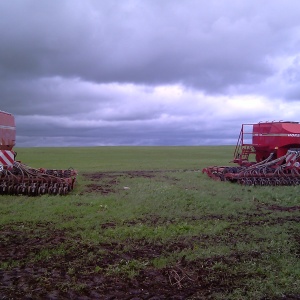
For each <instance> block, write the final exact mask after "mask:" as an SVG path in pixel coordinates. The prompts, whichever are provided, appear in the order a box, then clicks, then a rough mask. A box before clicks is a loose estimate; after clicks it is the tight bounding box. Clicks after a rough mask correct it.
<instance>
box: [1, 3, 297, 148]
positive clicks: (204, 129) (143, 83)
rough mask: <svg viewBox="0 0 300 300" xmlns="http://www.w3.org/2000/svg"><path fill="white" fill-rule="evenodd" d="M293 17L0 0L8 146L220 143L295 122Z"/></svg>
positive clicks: (282, 7)
mask: <svg viewBox="0 0 300 300" xmlns="http://www.w3.org/2000/svg"><path fill="white" fill-rule="evenodd" d="M299 8H300V4H299V2H298V1H297V0H287V1H283V0H268V1H264V2H261V1H258V0H254V1H250V0H245V1H237V0H224V1H217V0H212V1H204V0H203V1H202V0H197V1H196V0H186V1H179V0H178V1H177V0H175V1H174V0H172V1H171V0H164V1H159V0H144V1H137V0H124V1H117V0H110V1H106V0H102V1H101V0H72V1H71V0H51V1H50V0H44V1H39V0H13V1H0V77H1V81H0V101H1V107H0V109H2V110H5V111H9V112H11V113H13V114H14V115H15V116H16V120H17V126H18V127H17V130H18V143H20V145H56V144H57V143H64V144H65V145H77V144H78V145H81V144H83V143H84V144H88V145H93V144H94V145H95V144H99V145H102V144H133V145H135V144H147V145H148V144H157V145H158V144H176V145H177V144H209V143H216V142H215V141H217V140H219V143H231V142H232V140H233V139H235V136H236V133H235V132H236V131H237V130H238V129H239V127H240V124H241V123H243V122H257V121H261V120H270V119H271V120H274V119H276V118H278V119H284V118H295V117H296V118H297V116H298V115H299V112H300V111H299V110H300V107H299V105H298V104H297V101H298V100H299V96H300V90H299V87H298V82H299V80H298V79H299V69H300V68H299V60H300V59H299V57H300V55H299V49H300V21H299V16H298V11H299ZM287 101H289V105H288V104H287ZM278 108H280V109H278ZM211 124H212V125H211ZM224 124H225V125H226V126H227V129H226V130H225V129H224ZM229 128H230V129H229ZM232 128H234V129H232ZM30 136H31V137H34V139H32V141H28V137H30ZM83 141H84V142H83Z"/></svg>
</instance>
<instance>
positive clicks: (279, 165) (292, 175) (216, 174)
mask: <svg viewBox="0 0 300 300" xmlns="http://www.w3.org/2000/svg"><path fill="white" fill-rule="evenodd" d="M272 157H273V154H271V155H270V156H269V157H268V158H267V159H265V160H264V161H261V162H259V163H256V164H253V165H251V166H239V167H228V166H226V167H216V166H214V167H207V168H205V169H203V170H202V172H203V173H206V174H207V175H208V176H209V177H211V178H213V179H215V180H221V181H230V182H237V183H239V184H242V185H260V186H267V185H272V186H278V185H299V184H300V163H299V160H300V149H295V150H288V152H287V154H286V155H284V156H282V157H280V158H277V159H274V160H272Z"/></svg>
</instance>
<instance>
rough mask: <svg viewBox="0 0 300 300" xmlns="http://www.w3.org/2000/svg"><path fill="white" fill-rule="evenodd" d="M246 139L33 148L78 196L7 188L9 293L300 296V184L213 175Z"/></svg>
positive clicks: (0, 279) (4, 259)
mask: <svg viewBox="0 0 300 300" xmlns="http://www.w3.org/2000/svg"><path fill="white" fill-rule="evenodd" d="M233 150H234V148H233V147H230V146H222V147H221V146H220V147H93V148H84V147H82V148H21V149H16V151H17V153H18V155H17V159H18V160H21V161H22V162H23V163H24V164H27V165H29V166H31V167H35V168H39V167H44V168H53V169H64V168H69V167H73V168H74V169H76V170H78V176H77V183H76V187H75V189H74V190H73V191H72V192H71V193H70V194H69V195H67V196H49V195H43V196H40V197H27V196H7V195H2V196H0V215H1V218H0V295H1V296H2V298H1V297H0V299H20V298H22V299H23V298H26V297H27V298H28V299H79V298H80V297H82V299H265V300H266V299H300V259H299V258H300V223H299V222H300V203H299V202H300V201H299V192H300V186H287V187H274V186H270V187H254V186H250V187H249V186H240V185H237V184H231V183H229V182H217V181H213V180H211V179H210V178H208V177H207V176H206V175H205V174H202V172H201V170H202V168H204V167H206V166H211V165H230V163H229V161H230V160H231V159H232V153H233Z"/></svg>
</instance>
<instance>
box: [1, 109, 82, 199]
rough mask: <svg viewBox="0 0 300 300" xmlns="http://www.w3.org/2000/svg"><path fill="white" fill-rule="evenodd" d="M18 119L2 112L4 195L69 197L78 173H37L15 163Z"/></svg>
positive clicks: (2, 183) (2, 185)
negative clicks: (16, 123)
mask: <svg viewBox="0 0 300 300" xmlns="http://www.w3.org/2000/svg"><path fill="white" fill-rule="evenodd" d="M15 140H16V127H15V118H14V116H13V115H12V114H9V113H6V112H3V111H0V194H8V195H20V194H23V195H29V196H38V195H43V194H50V195H66V194H67V193H68V192H70V191H71V190H72V189H73V187H74V183H75V180H76V175H77V172H76V171H75V170H73V169H68V170H49V169H34V168H31V167H28V166H26V165H24V164H22V163H21V162H19V161H16V160H15V157H16V153H15V152H14V151H13V147H14V146H15Z"/></svg>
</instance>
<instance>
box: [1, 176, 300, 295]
mask: <svg viewBox="0 0 300 300" xmlns="http://www.w3.org/2000/svg"><path fill="white" fill-rule="evenodd" d="M156 175H157V174H155V173H154V172H147V171H144V172H143V171H141V172H123V173H96V174H89V175H88V174H87V175H86V177H87V178H88V179H89V180H91V182H92V183H91V184H89V185H87V189H86V191H84V192H83V193H90V192H98V193H102V194H109V193H114V192H116V189H117V183H118V181H119V178H120V176H128V177H132V178H134V177H137V176H138V177H141V176H142V177H146V178H152V177H153V178H154V177H155V176H156ZM162 176H166V178H165V179H166V180H174V181H176V179H174V178H172V176H169V175H162ZM237 201H238V200H237ZM261 208H262V207H261V205H260V204H258V205H257V214H261V215H263V213H261V212H260V210H261ZM266 208H267V210H269V211H270V212H271V211H272V210H279V211H281V210H282V211H291V212H292V211H300V206H295V207H289V208H286V207H281V206H270V207H266ZM264 214H265V216H266V218H265V219H264V221H261V222H270V223H272V222H273V223H274V222H275V223H277V222H278V223H284V222H287V221H288V222H299V221H300V217H295V216H294V215H293V216H291V217H285V218H278V219H272V218H268V214H267V213H264ZM207 218H212V219H213V218H220V219H221V218H222V216H214V215H211V216H207ZM251 219H252V218H251V216H250V215H249V221H247V222H244V223H243V224H241V225H243V226H257V225H261V223H259V224H258V223H256V222H255V221H251ZM141 221H145V222H147V223H150V224H156V223H158V222H163V221H162V220H159V219H157V218H155V217H153V219H152V218H151V216H149V217H148V219H147V220H138V222H141ZM251 222H252V223H251ZM127 225H128V226H132V225H134V224H127ZM115 226H116V225H115V224H114V223H105V224H102V229H105V228H110V227H115ZM70 237H71V235H70V233H69V232H66V231H63V230H57V229H54V226H52V224H51V223H40V224H34V225H32V224H30V223H27V224H23V223H17V224H10V225H7V226H5V227H3V228H1V229H0V262H1V263H2V265H3V266H6V267H5V268H3V269H0V300H1V299H53V300H54V299H131V300H138V299H149V300H150V299H151V300H159V299H174V300H175V299H214V295H216V293H220V294H228V293H230V292H231V291H233V290H234V289H236V288H240V287H241V285H242V284H243V283H245V282H246V281H247V280H248V279H251V278H253V277H259V276H262V275H261V274H251V273H246V272H245V273H243V272H239V273H235V272H228V270H230V267H231V266H234V265H235V264H238V263H241V262H245V261H251V260H256V259H259V258H260V256H261V255H262V254H261V253H258V252H256V251H251V252H246V253H243V252H236V253H234V254H232V255H230V256H214V257H212V258H208V259H198V260H195V261H192V262H188V261H186V260H185V258H184V257H182V258H181V259H180V261H178V262H177V264H176V265H173V266H170V267H164V268H161V269H155V268H154V267H153V266H151V265H148V264H147V261H149V260H151V259H154V258H157V257H161V256H163V255H164V253H170V252H174V251H181V250H184V249H193V247H194V244H195V242H197V244H198V245H199V244H201V245H203V247H205V245H211V244H214V243H218V242H228V243H229V242H230V243H234V241H235V239H237V240H238V239H241V238H243V237H241V236H237V235H235V233H234V230H233V231H231V232H228V235H227V236H226V235H225V236H222V237H211V236H206V235H203V236H195V237H190V238H187V239H183V240H180V239H179V240H176V242H172V243H171V242H170V243H168V244H159V243H156V244H155V243H153V244H151V243H149V242H148V241H146V240H138V241H137V240H134V241H133V240H128V241H126V242H124V243H112V244H98V245H94V244H87V243H84V242H83V241H82V240H81V239H80V237H72V238H70ZM295 238H297V239H299V238H300V237H299V236H298V235H295ZM222 239H223V240H222ZM226 240H228V241H226ZM297 251H298V254H297V255H299V257H300V241H299V249H298V250H297ZM132 261H134V262H139V264H140V265H137V264H135V265H131V262H132ZM143 263H144V265H143ZM219 263H222V264H223V265H225V266H228V268H226V269H225V270H224V269H218V268H214V266H216V265H217V264H219ZM5 264H6V265H5ZM114 266H115V267H116V268H119V270H118V272H115V270H114ZM130 271H132V272H134V276H131V275H130ZM122 272H124V273H122ZM262 279H263V278H262ZM263 299H264V300H267V299H271V298H267V297H266V298H263ZM263 299H262V300H263ZM273 299H274V300H275V299H300V291H299V294H298V295H295V294H293V295H292V294H288V293H287V294H286V295H282V296H281V297H280V298H273Z"/></svg>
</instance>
